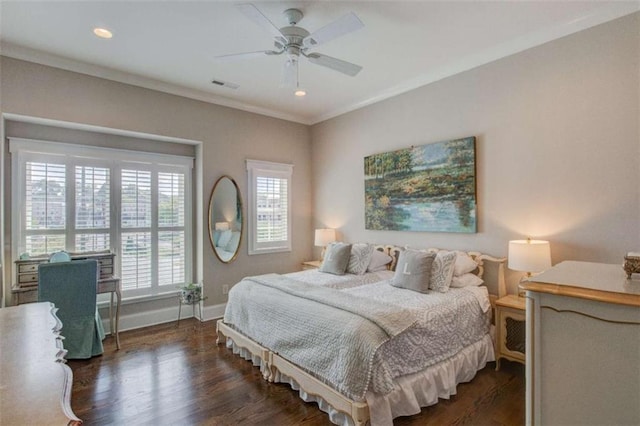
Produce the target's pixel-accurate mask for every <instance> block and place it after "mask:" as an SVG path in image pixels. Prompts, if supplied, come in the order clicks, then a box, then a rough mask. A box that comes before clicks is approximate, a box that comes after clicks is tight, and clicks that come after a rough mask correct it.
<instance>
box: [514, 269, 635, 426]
mask: <svg viewBox="0 0 640 426" xmlns="http://www.w3.org/2000/svg"><path fill="white" fill-rule="evenodd" d="M521 287H522V288H524V289H525V290H526V299H527V306H526V314H527V342H526V344H527V346H526V357H527V360H526V371H527V377H526V380H527V391H526V423H527V424H529V425H623V424H634V425H637V424H640V279H638V278H634V279H627V277H626V273H625V272H624V270H623V269H622V265H609V264H601V263H589V262H575V261H566V262H562V263H559V264H558V265H556V266H554V267H553V268H551V269H549V270H548V271H546V272H544V273H542V274H540V275H538V276H536V277H534V278H532V280H531V281H529V282H526V283H523V284H521Z"/></svg>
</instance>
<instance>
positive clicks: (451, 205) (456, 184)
mask: <svg viewBox="0 0 640 426" xmlns="http://www.w3.org/2000/svg"><path fill="white" fill-rule="evenodd" d="M364 176H365V227H366V229H376V230H407V231H432V232H476V170H475V137H468V138H463V139H456V140H451V141H445V142H438V143H433V144H427V145H421V146H415V147H410V148H405V149H400V150H397V151H392V152H385V153H381V154H374V155H370V156H368V157H365V159H364Z"/></svg>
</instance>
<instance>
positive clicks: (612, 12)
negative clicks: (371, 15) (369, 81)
mask: <svg viewBox="0 0 640 426" xmlns="http://www.w3.org/2000/svg"><path fill="white" fill-rule="evenodd" d="M639 10H640V1H635V2H618V3H615V7H612V6H611V4H608V5H607V6H606V7H603V8H601V9H600V10H598V11H596V12H594V13H592V14H590V15H588V16H584V17H582V18H580V19H576V20H573V21H571V22H567V23H565V24H562V25H558V26H554V27H549V28H545V29H543V30H540V31H536V32H533V33H530V34H527V35H525V36H522V37H519V38H516V39H513V40H510V41H508V42H506V43H502V44H499V45H497V46H494V47H492V48H490V49H486V50H483V51H480V52H478V53H475V54H473V55H469V56H466V57H464V58H462V59H461V60H459V61H455V62H452V63H449V64H446V65H445V66H443V67H440V68H438V69H435V70H433V71H430V72H427V73H425V74H423V75H420V76H418V77H416V78H414V79H411V80H408V81H406V82H403V83H402V84H398V85H396V86H393V87H391V88H389V89H386V90H384V91H382V92H379V93H376V94H374V95H372V96H370V97H367V98H364V99H361V100H359V101H357V102H354V103H352V104H351V105H347V106H344V107H342V108H338V109H336V110H333V111H329V112H327V113H325V114H321V115H320V116H318V117H314V119H313V120H312V123H311V124H317V123H320V122H322V121H326V120H329V119H331V118H335V117H338V116H340V115H343V114H346V113H348V112H352V111H355V110H358V109H360V108H364V107H366V106H369V105H372V104H375V103H378V102H380V101H383V100H385V99H389V98H392V97H394V96H397V95H401V94H403V93H406V92H410V91H412V90H415V89H417V88H419V87H422V86H426V85H427V84H430V83H434V82H436V81H438V80H442V79H445V78H447V77H451V76H453V75H455V74H459V73H462V72H464V71H469V70H471V69H473V68H477V67H479V66H482V65H486V64H488V63H490V62H493V61H496V60H498V59H502V58H505V57H507V56H511V55H515V54H516V53H520V52H522V51H524V50H527V49H531V48H533V47H537V46H540V45H542V44H545V43H548V42H550V41H553V40H556V39H559V38H562V37H566V36H568V35H571V34H574V33H577V32H580V31H583V30H586V29H589V28H591V27H595V26H596V25H600V24H604V23H605V22H609V21H613V20H614V19H618V18H621V17H623V16H626V15H630V14H632V13H635V12H638V11H639Z"/></svg>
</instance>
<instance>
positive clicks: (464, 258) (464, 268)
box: [453, 251, 478, 277]
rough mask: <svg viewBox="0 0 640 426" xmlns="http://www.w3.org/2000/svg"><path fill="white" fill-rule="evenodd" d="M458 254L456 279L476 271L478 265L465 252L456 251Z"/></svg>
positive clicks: (454, 271)
mask: <svg viewBox="0 0 640 426" xmlns="http://www.w3.org/2000/svg"><path fill="white" fill-rule="evenodd" d="M456 254H457V256H456V264H455V267H454V269H453V276H454V277H460V276H462V275H464V274H468V273H469V272H473V271H475V270H476V268H477V267H478V264H477V263H476V261H475V260H473V258H472V257H471V256H469V255H468V254H467V253H465V252H463V251H456Z"/></svg>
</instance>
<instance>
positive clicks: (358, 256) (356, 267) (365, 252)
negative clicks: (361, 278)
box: [347, 243, 374, 275]
mask: <svg viewBox="0 0 640 426" xmlns="http://www.w3.org/2000/svg"><path fill="white" fill-rule="evenodd" d="M373 251H374V248H373V246H372V245H371V244H365V243H356V244H353V245H352V246H351V255H350V256H349V265H347V273H349V274H356V275H362V274H364V273H365V272H367V267H368V266H369V263H370V262H371V255H373Z"/></svg>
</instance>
